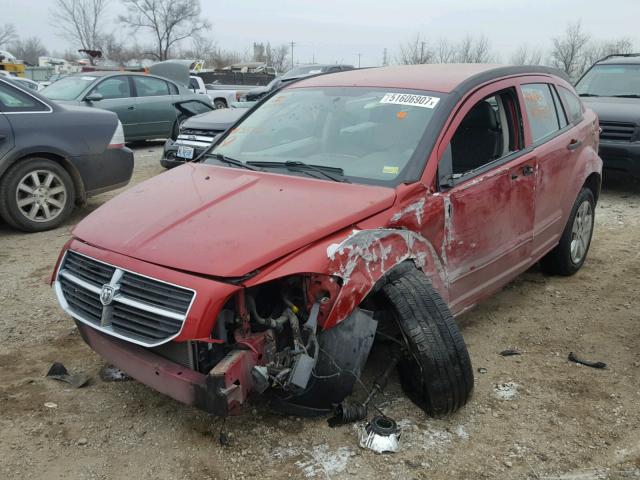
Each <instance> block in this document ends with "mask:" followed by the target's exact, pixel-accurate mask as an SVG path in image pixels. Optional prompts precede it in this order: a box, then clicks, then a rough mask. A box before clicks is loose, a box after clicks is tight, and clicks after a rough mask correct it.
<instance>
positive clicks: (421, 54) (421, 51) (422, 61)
mask: <svg viewBox="0 0 640 480" xmlns="http://www.w3.org/2000/svg"><path fill="white" fill-rule="evenodd" d="M420 63H424V41H423V42H420Z"/></svg>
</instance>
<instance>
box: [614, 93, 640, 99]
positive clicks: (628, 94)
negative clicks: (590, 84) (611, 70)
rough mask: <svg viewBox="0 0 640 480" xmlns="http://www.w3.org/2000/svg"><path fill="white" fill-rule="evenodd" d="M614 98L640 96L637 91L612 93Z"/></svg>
mask: <svg viewBox="0 0 640 480" xmlns="http://www.w3.org/2000/svg"><path fill="white" fill-rule="evenodd" d="M611 96H612V97H614V98H640V95H638V94H637V93H622V94H620V95H611Z"/></svg>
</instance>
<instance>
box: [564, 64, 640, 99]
mask: <svg viewBox="0 0 640 480" xmlns="http://www.w3.org/2000/svg"><path fill="white" fill-rule="evenodd" d="M576 91H577V92H578V94H579V95H580V96H582V97H585V96H597V97H616V96H622V97H625V96H631V97H633V96H640V65H596V66H594V67H593V68H592V69H591V70H589V71H588V72H587V73H586V74H585V75H584V77H582V79H581V80H580V81H579V82H578V84H577V85H576Z"/></svg>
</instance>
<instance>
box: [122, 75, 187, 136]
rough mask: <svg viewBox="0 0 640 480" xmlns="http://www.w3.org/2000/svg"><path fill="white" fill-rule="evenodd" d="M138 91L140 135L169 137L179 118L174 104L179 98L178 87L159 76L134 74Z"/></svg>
mask: <svg viewBox="0 0 640 480" xmlns="http://www.w3.org/2000/svg"><path fill="white" fill-rule="evenodd" d="M132 78H133V85H134V88H135V93H136V97H137V98H136V116H137V121H138V127H139V130H140V135H139V136H140V137H144V138H147V139H150V138H168V137H170V136H171V131H172V129H173V124H174V122H175V120H176V118H177V116H178V115H177V110H176V109H175V107H174V106H173V103H175V102H176V101H177V100H178V98H177V93H178V91H177V87H176V86H175V85H173V84H172V83H170V82H168V81H166V80H163V79H161V78H158V77H152V76H148V75H134V76H133V77H132Z"/></svg>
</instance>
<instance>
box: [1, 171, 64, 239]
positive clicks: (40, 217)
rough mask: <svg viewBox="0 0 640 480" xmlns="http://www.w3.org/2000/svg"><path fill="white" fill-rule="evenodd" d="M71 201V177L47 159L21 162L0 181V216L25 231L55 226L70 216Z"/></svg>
mask: <svg viewBox="0 0 640 480" xmlns="http://www.w3.org/2000/svg"><path fill="white" fill-rule="evenodd" d="M74 201H75V189H74V186H73V181H72V180H71V177H70V176H69V174H68V173H67V171H66V170H65V169H64V168H63V167H62V166H60V165H59V164H58V163H56V162H54V161H52V160H49V159H46V158H30V159H25V160H20V161H18V163H17V164H16V165H14V166H13V167H12V168H10V169H9V171H8V172H7V173H6V174H5V175H4V177H3V178H2V180H1V181H0V215H1V216H2V217H3V218H4V219H5V221H6V222H7V223H8V224H9V225H11V226H13V227H14V228H18V229H20V230H24V231H25V232H41V231H44V230H50V229H52V228H55V227H57V226H58V225H60V224H61V223H62V222H63V221H64V220H66V219H67V218H68V217H69V215H70V214H71V212H72V210H73V205H74Z"/></svg>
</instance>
